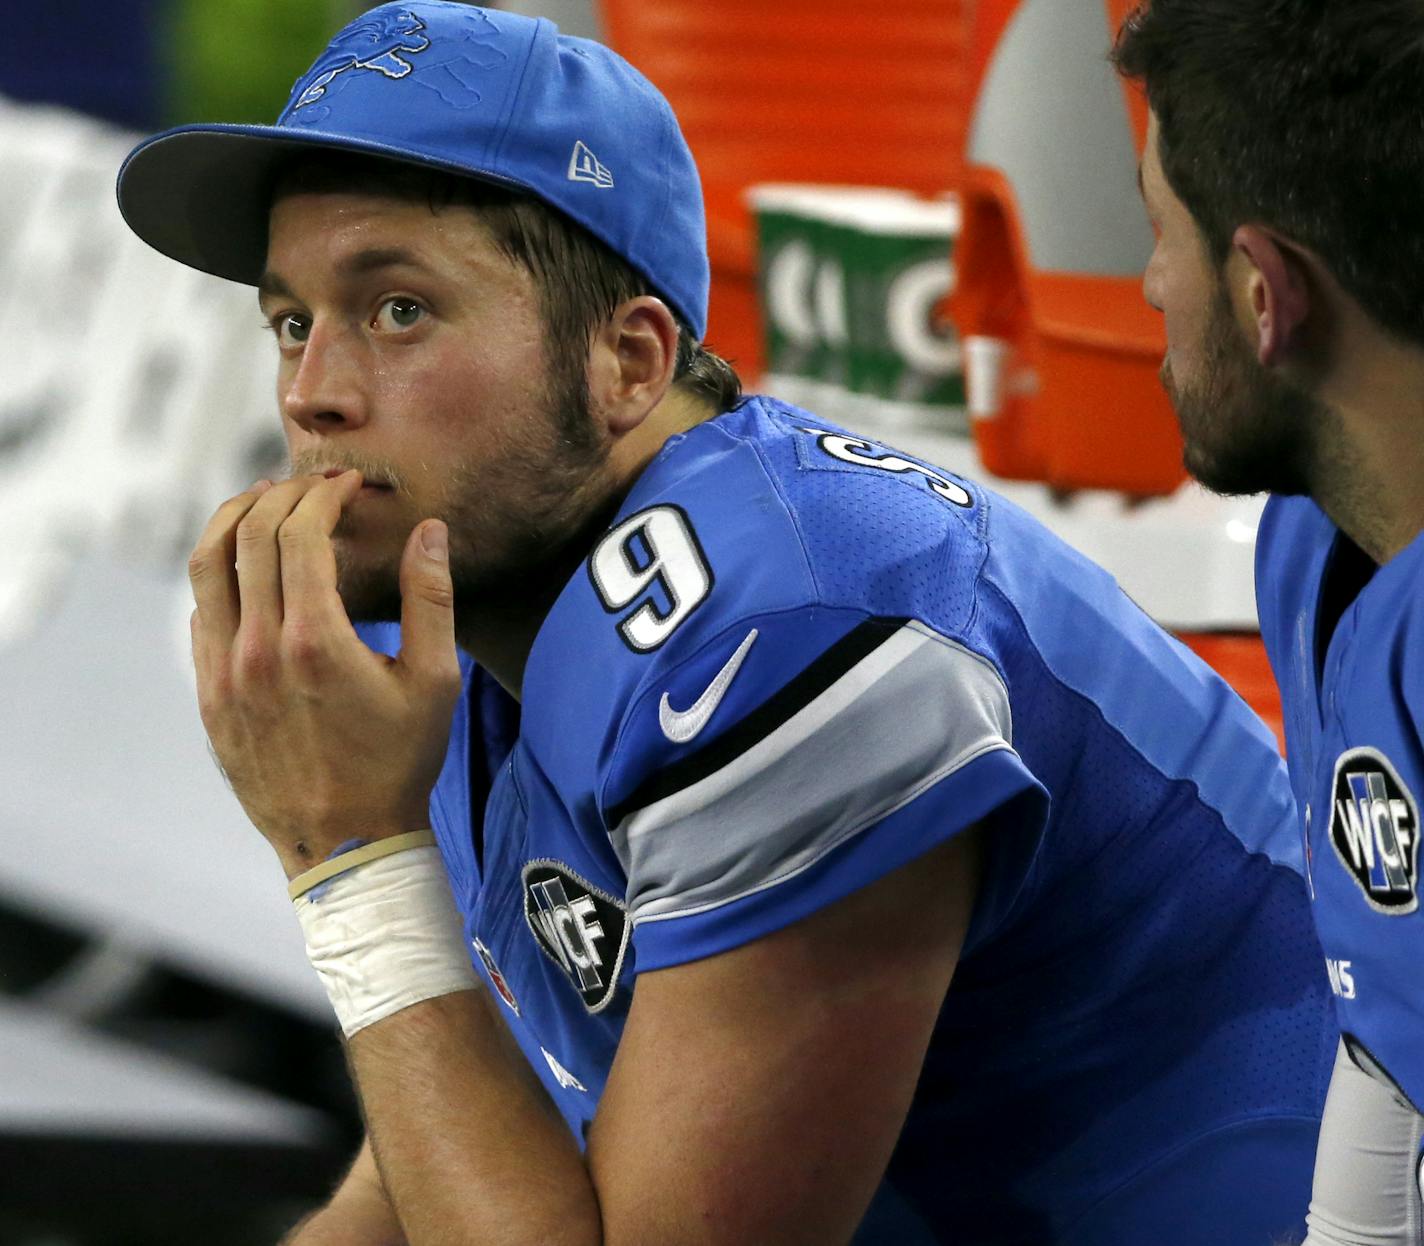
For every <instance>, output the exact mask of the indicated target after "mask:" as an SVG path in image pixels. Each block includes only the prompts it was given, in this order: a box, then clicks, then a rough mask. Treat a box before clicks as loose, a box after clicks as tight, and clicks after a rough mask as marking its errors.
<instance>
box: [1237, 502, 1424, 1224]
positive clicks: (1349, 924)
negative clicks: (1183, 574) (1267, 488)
mask: <svg viewBox="0 0 1424 1246" xmlns="http://www.w3.org/2000/svg"><path fill="white" fill-rule="evenodd" d="M1421 587H1424V537H1419V538H1417V539H1416V540H1415V541H1414V542H1413V543H1412V544H1411V545H1409V546H1408V547H1407V548H1405V549H1404V550H1403V551H1402V552H1401V553H1399V554H1398V555H1397V556H1396V557H1395V558H1393V559H1391V560H1390V561H1389V562H1388V563H1387V564H1385V565H1384V566H1383V567H1379V568H1378V569H1376V568H1375V567H1374V565H1373V564H1372V563H1370V562H1369V561H1368V560H1367V559H1366V558H1365V556H1364V555H1363V554H1362V553H1361V552H1360V551H1359V550H1358V549H1356V547H1355V546H1354V545H1353V544H1352V543H1351V542H1350V541H1349V540H1348V538H1346V537H1345V536H1344V535H1343V534H1342V533H1341V532H1340V531H1339V529H1338V528H1336V526H1335V525H1334V524H1333V523H1332V522H1331V521H1330V520H1329V519H1328V518H1327V517H1326V516H1325V514H1324V513H1323V512H1322V511H1321V510H1320V509H1319V507H1317V506H1316V505H1315V503H1313V502H1311V501H1309V500H1308V499H1305V498H1273V499H1272V500H1271V501H1270V503H1269V504H1268V505H1267V508H1266V513H1265V516H1264V517H1263V519H1262V524H1261V531H1260V537H1259V540H1258V544H1257V555H1256V588H1257V604H1258V607H1259V612H1260V616H1261V632H1262V635H1263V637H1264V638H1265V641H1266V647H1267V651H1268V653H1269V654H1270V658H1271V665H1272V667H1273V668H1274V670H1275V673H1276V678H1277V681H1278V682H1279V684H1280V688H1281V699H1282V703H1283V706H1284V709H1285V725H1286V755H1287V757H1288V759H1289V763H1290V777H1291V784H1292V786H1293V788H1294V790H1295V797H1296V802H1297V806H1298V808H1299V811H1300V832H1301V835H1302V838H1303V842H1304V850H1305V860H1306V866H1307V876H1306V877H1307V880H1308V882H1309V886H1310V889H1311V894H1312V896H1313V898H1314V901H1315V905H1314V909H1315V921H1316V926H1317V928H1318V930H1319V933H1320V942H1321V944H1322V947H1323V951H1324V955H1325V957H1326V967H1327V971H1328V975H1329V981H1330V985H1331V987H1332V989H1333V990H1334V992H1335V1005H1336V1010H1337V1012H1338V1014H1339V1022H1340V1030H1341V1036H1342V1042H1341V1053H1340V1060H1339V1064H1338V1070H1337V1073H1336V1079H1335V1080H1336V1084H1335V1085H1332V1088H1331V1092H1330V1098H1331V1107H1330V1111H1329V1112H1328V1113H1327V1117H1326V1120H1327V1125H1326V1131H1325V1135H1324V1136H1323V1137H1322V1141H1321V1163H1322V1173H1321V1177H1320V1178H1318V1179H1317V1181H1318V1182H1319V1181H1320V1180H1322V1179H1324V1180H1326V1181H1327V1182H1329V1183H1330V1184H1329V1185H1328V1186H1327V1187H1324V1188H1322V1187H1321V1186H1320V1185H1319V1184H1318V1185H1317V1201H1318V1202H1320V1203H1321V1204H1322V1206H1321V1208H1320V1215H1321V1218H1322V1220H1323V1219H1325V1218H1327V1217H1328V1218H1333V1219H1334V1220H1338V1221H1339V1222H1340V1223H1342V1224H1345V1225H1356V1224H1361V1225H1365V1226H1366V1227H1369V1228H1370V1229H1372V1231H1373V1232H1374V1233H1375V1234H1376V1235H1378V1236H1374V1237H1370V1238H1369V1240H1371V1241H1375V1240H1378V1241H1381V1242H1389V1243H1391V1244H1393V1243H1395V1242H1406V1241H1407V1242H1409V1243H1415V1242H1419V1241H1424V1225H1421V1219H1424V1217H1422V1216H1421V1208H1420V1200H1419V1193H1418V1190H1419V1186H1418V1178H1417V1175H1416V1169H1417V1165H1418V1164H1419V1162H1420V1154H1419V1153H1420V1136H1421V1133H1424V1116H1421V1115H1420V1109H1421V1108H1424V973H1421V966H1424V914H1421V913H1420V911H1419V891H1418V879H1419V873H1418V867H1419V833H1420V831H1419V801H1418V793H1419V792H1420V791H1421V790H1424V743H1421V734H1420V733H1421V726H1420V724H1421V722H1424V599H1421V596H1422V595H1421ZM1365 1191H1369V1192H1370V1197H1369V1199H1368V1200H1367V1201H1366V1202H1365V1203H1360V1204H1357V1203H1356V1198H1355V1195H1356V1193H1357V1192H1358V1193H1361V1194H1362V1193H1363V1192H1365ZM1386 1228H1387V1230H1388V1232H1386ZM1326 1231H1327V1230H1326V1229H1325V1228H1324V1227H1322V1228H1321V1232H1326ZM1345 1231H1346V1230H1341V1232H1342V1233H1343V1232H1345ZM1381 1234H1383V1235H1381ZM1322 1240H1333V1239H1332V1238H1330V1237H1325V1238H1323V1239H1322ZM1346 1240H1353V1239H1346Z"/></svg>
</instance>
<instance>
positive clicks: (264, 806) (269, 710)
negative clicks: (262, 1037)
mask: <svg viewBox="0 0 1424 1246" xmlns="http://www.w3.org/2000/svg"><path fill="white" fill-rule="evenodd" d="M360 488H361V475H360V473H359V472H354V471H352V472H346V473H345V474H344V475H341V476H337V477H335V478H332V479H326V478H323V477H320V476H303V477H298V478H295V479H292V480H286V481H283V482H281V483H280V484H276V485H269V484H267V482H265V481H264V482H261V483H259V484H258V485H256V486H254V487H253V488H252V489H250V490H249V491H248V492H246V493H243V494H240V495H239V496H238V497H235V498H232V499H231V500H230V501H228V502H225V503H224V504H223V505H222V506H221V507H219V508H218V510H217V512H216V513H215V514H214V515H213V518H212V520H211V521H210V522H209V523H208V526H207V528H206V530H205V531H204V532H203V535H202V537H201V538H200V540H199V541H198V544H197V546H196V548H195V549H194V551H193V555H192V557H191V559H190V560H189V578H190V580H191V582H192V586H193V597H194V600H195V601H196V602H197V609H196V610H195V611H194V612H193V618H192V632H193V660H194V664H195V666H196V668H197V676H198V704H199V708H200V709H201V711H202V716H203V725H204V726H205V727H206V728H207V732H208V738H209V739H210V740H211V741H212V746H213V751H214V753H215V754H216V756H217V759H218V762H219V763H220V764H221V766H222V768H223V770H224V772H225V773H226V775H227V778H228V781H229V782H230V783H231V784H232V788H233V791H234V792H235V793H236V794H237V798H238V800H240V801H241V802H242V806H243V808H244V809H245V810H246V811H247V815H248V816H249V817H250V818H251V819H252V821H253V823H254V824H255V825H256V826H257V828H258V829H259V830H260V831H261V832H262V833H263V834H264V835H265V836H266V837H267V839H268V841H269V842H270V843H271V844H272V846H273V847H274V848H275V849H276V850H277V855H278V856H279V857H280V858H281V860H282V864H283V866H284V868H285V869H286V870H287V873H288V875H289V876H290V875H293V874H296V873H299V872H301V871H302V870H304V869H307V868H309V867H310V866H311V865H314V864H316V863H317V862H318V861H320V860H322V859H324V858H325V857H326V856H327V855H328V854H329V853H330V852H331V850H332V849H333V848H335V847H336V846H337V845H338V844H340V843H342V842H343V841H345V840H348V839H352V838H356V837H362V838H367V839H376V838H380V837H382V836H386V835H396V834H400V833H401V832H402V831H409V830H416V829H419V828H421V827H424V826H426V825H428V822H429V812H428V808H429V799H430V790H431V788H432V787H433V786H434V784H435V780H436V777H437V776H438V775H439V773H440V768H441V765H442V764H443V762H444V758H445V750H446V747H447V744H448V741H449V733H450V719H451V715H452V713H453V711H454V706H455V701H456V699H457V697H458V696H459V692H460V669H459V663H458V661H457V659H456V656H455V624H454V609H453V592H452V589H451V585H450V568H449V560H448V554H447V553H446V552H445V549H446V542H447V540H448V534H447V532H446V529H445V525H444V524H443V523H441V522H440V521H439V520H434V519H429V520H426V521H424V522H423V523H421V524H418V525H417V526H416V528H415V530H414V531H413V532H412V533H411V535H410V538H409V540H407V542H406V546H405V551H404V554H403V555H402V558H401V564H400V588H401V600H402V609H401V651H400V655H399V656H398V657H396V658H388V657H385V656H383V655H381V654H377V653H373V652H372V651H371V650H370V649H368V648H367V647H366V645H365V644H363V643H362V641H361V639H360V638H359V637H358V636H357V635H356V632H355V630H354V629H353V628H352V626H351V621H350V619H348V618H347V615H346V610H345V607H344V606H343V605H342V602H341V598H340V596H339V594H338V592H337V571H336V556H335V551H334V550H333V547H332V541H331V534H332V531H333V529H334V528H335V527H336V522H337V520H338V519H339V518H340V516H341V512H342V508H343V507H344V506H346V505H347V504H348V503H349V502H350V501H351V500H352V499H353V498H354V497H355V496H356V494H357V492H358V490H359V489H360Z"/></svg>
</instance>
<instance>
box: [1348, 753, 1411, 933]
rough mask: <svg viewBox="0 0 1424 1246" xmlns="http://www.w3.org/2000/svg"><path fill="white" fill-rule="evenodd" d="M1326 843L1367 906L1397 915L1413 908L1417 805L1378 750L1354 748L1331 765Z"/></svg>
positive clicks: (1387, 759) (1386, 759)
mask: <svg viewBox="0 0 1424 1246" xmlns="http://www.w3.org/2000/svg"><path fill="white" fill-rule="evenodd" d="M1332 805H1333V809H1332V812H1331V820H1330V842H1331V844H1332V845H1334V848H1335V855H1336V856H1337V857H1339V858H1340V864H1341V865H1343V866H1344V867H1345V869H1346V870H1348V871H1349V873H1350V875H1351V876H1352V877H1353V878H1354V880H1355V882H1356V884H1357V885H1358V886H1359V888H1360V890H1361V891H1362V892H1363V893H1364V896H1365V900H1366V902H1367V903H1368V904H1369V906H1370V907H1371V908H1372V909H1374V910H1376V911H1377V912H1380V913H1387V914H1389V915H1391V916H1395V917H1400V916H1403V915H1404V914H1405V913H1412V912H1414V910H1415V909H1417V908H1418V907H1419V895H1418V880H1419V805H1418V802H1417V801H1415V799H1414V794H1413V793H1412V792H1410V790H1409V789H1408V788H1407V787H1405V785H1404V781H1403V780H1402V779H1400V777H1399V773H1398V772H1397V771H1396V770H1395V768H1394V766H1393V765H1392V764H1391V763H1390V760H1389V758H1387V757H1386V756H1385V755H1384V754H1383V753H1381V752H1379V750H1378V749H1373V748H1354V749H1350V750H1349V751H1348V752H1346V753H1342V754H1341V755H1340V759H1339V760H1338V761H1337V762H1336V763H1335V784H1334V789H1333V792H1332Z"/></svg>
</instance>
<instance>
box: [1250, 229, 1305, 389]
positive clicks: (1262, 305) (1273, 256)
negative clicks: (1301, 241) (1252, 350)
mask: <svg viewBox="0 0 1424 1246" xmlns="http://www.w3.org/2000/svg"><path fill="white" fill-rule="evenodd" d="M1231 245H1232V250H1233V253H1234V258H1235V260H1236V265H1235V267H1236V269H1237V270H1238V272H1239V274H1240V277H1239V280H1241V281H1244V283H1245V290H1244V304H1245V314H1246V315H1248V316H1249V317H1250V319H1251V321H1252V323H1253V324H1254V327H1255V334H1256V358H1257V359H1258V360H1259V361H1260V363H1261V366H1262V367H1265V368H1274V367H1280V366H1281V365H1283V364H1286V363H1288V362H1289V361H1290V359H1291V357H1292V356H1293V355H1295V354H1296V353H1297V351H1298V350H1299V349H1300V347H1301V345H1302V343H1303V339H1304V337H1305V329H1306V322H1307V321H1308V320H1309V319H1310V316H1311V312H1312V310H1313V308H1312V298H1313V295H1314V291H1313V286H1314V283H1313V281H1312V279H1311V261H1310V257H1309V256H1308V255H1307V254H1306V253H1305V252H1304V251H1302V250H1301V249H1300V248H1299V247H1297V246H1295V245H1294V244H1293V243H1290V242H1288V241H1286V240H1285V239H1283V238H1281V237H1279V236H1278V235H1276V234H1273V233H1272V232H1271V231H1270V230H1267V229H1263V228H1261V227H1260V226H1259V225H1243V226H1241V228H1240V229H1238V230H1237V231H1236V233H1235V234H1234V235H1233V236H1232V239H1231ZM1240 306H1241V302H1240V301H1238V307H1240Z"/></svg>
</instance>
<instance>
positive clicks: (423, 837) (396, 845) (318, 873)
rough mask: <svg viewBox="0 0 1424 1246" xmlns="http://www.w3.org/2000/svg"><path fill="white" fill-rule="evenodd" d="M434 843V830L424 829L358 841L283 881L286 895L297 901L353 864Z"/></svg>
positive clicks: (343, 872)
mask: <svg viewBox="0 0 1424 1246" xmlns="http://www.w3.org/2000/svg"><path fill="white" fill-rule="evenodd" d="M434 843H435V832H434V831H430V830H425V831H406V832H405V833H404V834H403V835H392V836H390V837H389V838H386V839H378V840H375V841H374V842H372V843H369V844H362V845H361V847H359V848H353V849H351V851H350V852H343V853H342V854H341V855H340V856H339V857H331V858H329V859H328V860H326V861H323V862H322V863H321V864H320V865H314V866H312V868H311V869H309V870H303V871H302V872H301V873H300V874H298V875H297V876H296V877H295V878H294V879H292V881H291V882H289V883H288V884H287V894H288V895H289V896H291V898H292V899H293V900H298V899H300V898H301V897H302V896H304V895H306V893H307V892H308V891H310V890H311V889H312V888H313V887H316V886H318V885H320V884H321V883H324V882H326V880H327V879H328V878H335V877H336V876H337V875H338V874H345V873H347V872H348V871H349V870H354V869H356V867H357V866H361V865H366V864H368V863H369V862H371V861H379V860H380V859H381V858H382V857H388V856H390V855H391V854H392V853H396V852H408V851H409V850H410V849H412V848H424V847H426V846H427V845H428V844H434Z"/></svg>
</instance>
